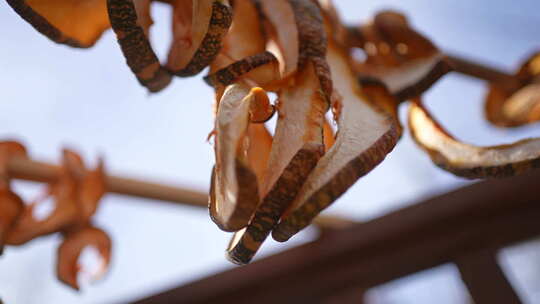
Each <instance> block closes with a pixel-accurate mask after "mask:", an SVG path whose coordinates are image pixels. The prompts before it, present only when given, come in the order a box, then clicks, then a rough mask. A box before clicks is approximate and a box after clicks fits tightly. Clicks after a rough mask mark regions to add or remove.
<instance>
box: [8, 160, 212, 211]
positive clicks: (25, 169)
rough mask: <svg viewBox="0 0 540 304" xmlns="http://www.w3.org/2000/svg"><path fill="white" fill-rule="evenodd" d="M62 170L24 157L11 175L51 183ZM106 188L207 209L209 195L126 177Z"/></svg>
mask: <svg viewBox="0 0 540 304" xmlns="http://www.w3.org/2000/svg"><path fill="white" fill-rule="evenodd" d="M59 172H60V167H59V166H55V165H51V164H47V163H42V162H37V161H32V160H28V159H24V158H11V159H10V160H9V162H8V173H9V174H10V176H13V177H14V178H16V179H24V180H29V181H35V182H51V181H54V180H56V179H57V178H58V174H59ZM106 183H107V189H108V191H109V192H111V193H116V194H122V195H129V196H136V197H142V198H148V199H154V200H161V201H166V202H173V203H178V204H182V205H188V206H194V207H205V208H206V207H207V206H208V194H207V193H205V192H199V191H194V190H190V189H186V188H181V187H175V186H168V185H161V184H157V183H151V182H146V181H140V180H136V179H131V178H127V177H119V176H107V178H106Z"/></svg>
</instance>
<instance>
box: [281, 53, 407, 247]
mask: <svg viewBox="0 0 540 304" xmlns="http://www.w3.org/2000/svg"><path fill="white" fill-rule="evenodd" d="M327 60H328V62H329V64H330V67H331V69H332V75H333V79H334V84H335V90H336V91H337V93H338V94H339V96H340V100H339V101H337V102H339V103H340V104H341V110H340V111H339V116H338V119H337V122H338V132H337V136H336V141H335V143H334V144H333V145H332V147H331V148H330V149H329V150H328V151H327V152H326V154H325V155H324V156H323V157H322V158H321V160H320V161H319V163H318V164H317V166H316V167H315V169H314V170H313V172H311V174H310V175H309V176H308V178H307V179H306V181H305V183H304V184H303V186H302V188H301V189H300V191H299V193H298V195H297V196H296V198H295V200H294V202H293V203H292V204H291V205H290V206H289V208H288V210H287V211H286V213H285V214H284V215H283V217H282V219H281V221H280V223H279V224H278V225H277V226H276V227H275V229H274V230H273V232H272V236H273V238H274V239H275V240H277V241H281V242H283V241H286V240H288V239H289V238H290V237H291V236H293V235H294V234H296V233H297V232H298V231H300V230H301V229H303V228H304V227H306V226H307V225H309V224H310V223H311V221H312V220H313V219H314V218H315V217H316V216H317V215H318V214H319V213H320V212H321V211H323V210H324V209H325V208H327V207H328V206H330V204H332V203H333V202H334V201H335V200H336V199H337V198H339V196H341V195H342V194H343V193H345V191H347V189H349V187H351V186H352V185H353V184H354V183H355V182H356V181H357V180H358V179H359V178H360V177H362V176H364V175H365V174H367V173H369V172H370V171H371V170H373V169H374V168H375V167H376V166H377V165H378V164H379V163H381V162H382V161H383V160H384V158H385V157H386V155H387V154H388V153H390V152H391V151H392V149H393V148H394V146H395V144H396V143H397V140H398V139H399V136H400V129H399V126H398V124H397V122H396V120H395V117H394V116H393V115H389V114H388V113H387V112H386V111H383V110H382V109H381V108H379V107H377V106H376V105H377V104H379V103H386V102H392V100H393V97H392V96H391V95H390V94H386V96H385V97H384V98H387V99H389V100H388V101H380V100H369V99H368V97H367V96H365V95H363V94H362V90H361V88H360V87H359V85H358V82H357V81H356V77H355V76H354V74H353V72H352V71H351V69H350V65H349V64H348V59H347V55H346V54H345V53H344V51H342V50H340V49H338V47H337V46H336V45H334V44H332V43H331V44H330V47H329V52H328V57H327Z"/></svg>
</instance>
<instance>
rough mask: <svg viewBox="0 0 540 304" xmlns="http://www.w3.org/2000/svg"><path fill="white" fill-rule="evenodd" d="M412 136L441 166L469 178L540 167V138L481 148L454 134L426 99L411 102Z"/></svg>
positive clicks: (515, 172)
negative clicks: (428, 106)
mask: <svg viewBox="0 0 540 304" xmlns="http://www.w3.org/2000/svg"><path fill="white" fill-rule="evenodd" d="M409 126H410V129H411V133H412V136H413V138H414V140H415V141H416V142H417V143H418V145H419V146H420V147H421V148H422V149H424V150H425V151H426V152H427V153H428V154H429V156H430V157H431V160H432V161H433V162H434V163H435V164H436V165H437V166H439V167H441V168H442V169H444V170H447V171H449V172H452V173H454V174H455V175H458V176H462V177H466V178H486V177H506V176H512V175H515V174H519V173H522V172H525V171H527V170H530V169H533V168H539V167H540V138H534V139H526V140H522V141H518V142H516V143H514V144H511V145H502V146H492V147H478V146H473V145H469V144H466V143H463V142H460V141H459V140H457V139H455V138H454V137H452V136H451V135H450V134H448V132H446V131H445V130H444V129H443V128H442V127H441V126H440V125H439V124H438V123H437V121H436V120H435V119H434V118H433V117H432V116H431V114H430V113H429V112H428V110H427V109H426V108H425V107H424V105H423V104H422V102H421V101H420V100H419V99H417V100H415V102H413V103H411V106H410V111H409Z"/></svg>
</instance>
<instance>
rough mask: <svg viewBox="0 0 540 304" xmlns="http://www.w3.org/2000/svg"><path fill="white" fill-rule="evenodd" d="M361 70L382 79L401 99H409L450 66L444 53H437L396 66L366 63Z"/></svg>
mask: <svg viewBox="0 0 540 304" xmlns="http://www.w3.org/2000/svg"><path fill="white" fill-rule="evenodd" d="M359 71H360V72H361V73H362V74H367V75H370V76H372V77H376V78H378V79H380V80H381V81H382V82H383V83H384V84H385V85H386V86H387V87H388V89H389V90H390V92H391V93H392V94H393V95H395V96H396V97H397V98H398V99H399V100H407V99H409V98H413V97H415V96H419V95H421V94H422V93H424V92H425V91H427V90H428V89H429V88H430V87H431V86H432V85H433V84H434V83H435V82H437V80H439V79H440V78H441V77H442V76H444V75H445V74H447V73H448V72H449V71H450V66H449V65H448V64H447V63H446V61H445V60H444V56H443V55H442V54H435V55H433V56H431V57H429V58H425V59H416V60H413V61H409V62H406V63H404V64H401V65H399V66H396V67H385V66H381V65H372V66H367V65H366V66H363V67H362V68H361V69H360V70H359Z"/></svg>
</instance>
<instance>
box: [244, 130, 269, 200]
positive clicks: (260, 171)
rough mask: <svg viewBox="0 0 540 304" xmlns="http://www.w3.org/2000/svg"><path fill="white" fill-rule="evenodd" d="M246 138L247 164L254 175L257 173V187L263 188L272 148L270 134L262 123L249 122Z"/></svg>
mask: <svg viewBox="0 0 540 304" xmlns="http://www.w3.org/2000/svg"><path fill="white" fill-rule="evenodd" d="M248 138H249V148H248V150H247V156H248V160H249V165H250V167H251V168H253V171H254V172H255V175H257V180H258V182H259V189H263V187H264V176H265V175H266V170H267V168H268V160H269V159H270V151H271V149H272V140H273V139H272V134H270V132H269V131H268V129H267V128H266V126H265V125H264V124H250V125H249V128H248ZM260 194H261V193H259V195H260Z"/></svg>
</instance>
